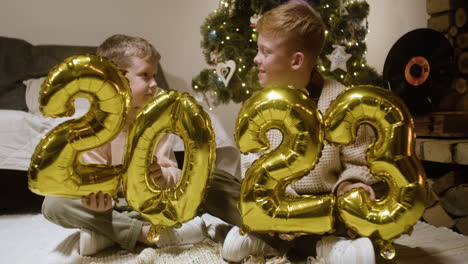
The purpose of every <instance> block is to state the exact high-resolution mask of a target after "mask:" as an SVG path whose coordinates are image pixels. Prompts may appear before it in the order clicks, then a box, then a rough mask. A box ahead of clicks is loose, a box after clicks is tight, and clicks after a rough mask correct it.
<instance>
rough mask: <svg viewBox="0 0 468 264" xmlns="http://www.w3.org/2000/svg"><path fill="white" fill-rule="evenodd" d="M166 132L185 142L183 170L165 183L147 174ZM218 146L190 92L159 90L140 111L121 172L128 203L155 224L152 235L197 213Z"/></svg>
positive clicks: (209, 122) (150, 232)
mask: <svg viewBox="0 0 468 264" xmlns="http://www.w3.org/2000/svg"><path fill="white" fill-rule="evenodd" d="M166 133H173V134H176V135H178V136H180V137H181V138H182V140H183V141H184V145H185V150H184V153H185V154H184V155H185V156H184V166H183V169H182V176H181V178H180V180H179V182H178V183H177V184H176V186H174V187H172V188H167V189H166V188H162V187H159V186H158V185H156V184H155V183H153V181H152V180H151V179H149V177H148V168H149V165H150V164H151V162H152V160H153V150H154V149H155V146H156V144H157V142H158V141H159V139H160V138H161V136H163V135H164V134H166ZM215 151H216V143H215V138H214V132H213V128H212V125H211V120H210V118H209V116H208V115H207V113H206V112H204V111H203V109H202V107H201V106H200V105H199V104H198V103H197V102H196V101H195V99H193V98H192V97H191V96H190V95H188V94H180V93H177V92H175V91H169V92H165V93H161V94H159V95H158V96H157V97H156V98H155V99H154V101H152V102H150V103H149V104H148V105H147V106H146V107H145V108H143V109H142V110H141V111H140V112H139V114H138V115H137V117H136V120H135V122H134V124H133V125H132V128H131V130H130V132H129V141H128V144H127V146H126V153H125V156H126V160H125V164H124V167H125V169H124V173H123V174H122V177H123V184H124V189H125V197H126V199H127V201H128V204H129V205H130V206H131V207H132V208H133V209H134V210H136V211H138V212H140V213H141V215H142V216H143V217H144V218H145V219H147V220H148V221H150V222H151V224H152V226H151V228H150V231H149V233H148V239H149V240H150V241H157V240H158V239H159V232H160V231H161V229H163V228H165V227H168V226H180V224H181V223H183V222H186V221H188V220H190V219H192V218H193V217H195V216H196V214H197V210H198V207H199V205H200V203H201V202H202V200H203V198H204V196H205V188H206V186H207V184H208V182H209V180H210V177H211V174H212V172H213V169H214V161H215V155H216V154H215V153H216V152H215Z"/></svg>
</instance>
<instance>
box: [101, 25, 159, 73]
mask: <svg viewBox="0 0 468 264" xmlns="http://www.w3.org/2000/svg"><path fill="white" fill-rule="evenodd" d="M96 54H97V55H99V56H102V57H106V58H108V59H110V60H111V61H112V62H114V63H115V64H116V65H117V66H118V67H119V68H122V69H126V68H128V67H130V66H131V63H132V62H131V58H132V57H138V58H141V59H145V60H148V61H154V62H155V63H156V64H157V63H159V60H160V59H161V54H159V52H158V51H157V50H156V49H155V48H154V46H153V45H151V43H149V42H148V41H147V40H145V39H143V38H140V37H132V36H128V35H123V34H116V35H112V36H110V37H109V38H107V39H106V40H104V42H102V44H101V45H99V47H98V48H97V51H96Z"/></svg>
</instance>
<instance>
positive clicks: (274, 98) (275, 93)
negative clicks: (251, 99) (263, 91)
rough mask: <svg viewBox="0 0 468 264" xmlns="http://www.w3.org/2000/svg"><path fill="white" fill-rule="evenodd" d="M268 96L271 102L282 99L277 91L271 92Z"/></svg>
mask: <svg viewBox="0 0 468 264" xmlns="http://www.w3.org/2000/svg"><path fill="white" fill-rule="evenodd" d="M267 96H268V98H269V99H270V100H276V99H280V98H281V94H279V93H277V92H276V91H271V92H269V93H268V95H267Z"/></svg>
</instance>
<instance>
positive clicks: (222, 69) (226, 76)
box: [216, 60, 236, 87]
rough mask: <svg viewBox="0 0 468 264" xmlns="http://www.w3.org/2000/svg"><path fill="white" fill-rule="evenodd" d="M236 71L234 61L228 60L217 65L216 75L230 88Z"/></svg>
mask: <svg viewBox="0 0 468 264" xmlns="http://www.w3.org/2000/svg"><path fill="white" fill-rule="evenodd" d="M235 70H236V62H235V61H233V60H228V61H226V63H224V62H220V63H218V64H216V74H218V76H219V78H221V80H222V81H223V83H224V86H226V87H227V86H228V84H229V81H230V80H231V78H232V75H234V71H235Z"/></svg>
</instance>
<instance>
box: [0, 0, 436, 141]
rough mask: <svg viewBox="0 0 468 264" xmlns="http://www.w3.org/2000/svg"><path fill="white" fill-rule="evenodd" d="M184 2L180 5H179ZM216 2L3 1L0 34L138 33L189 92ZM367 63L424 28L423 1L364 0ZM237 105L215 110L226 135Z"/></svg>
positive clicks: (81, 40) (64, 39)
mask: <svg viewBox="0 0 468 264" xmlns="http://www.w3.org/2000/svg"><path fill="white" fill-rule="evenodd" d="M181 2H183V4H182V3H181ZM218 2H219V0H186V1H173V0H136V1H128V0H98V1H95V0H80V1H66V0H65V1H64V0H40V1H34V0H14V1H13V0H10V1H9V0H3V1H2V3H1V8H0V35H1V36H7V37H15V38H22V39H25V40H27V41H29V42H31V43H33V44H70V45H99V43H100V42H101V41H102V40H103V39H104V38H106V37H107V36H110V35H112V34H114V33H124V34H130V35H139V36H142V37H144V38H146V39H148V40H149V41H150V42H152V43H153V44H154V45H155V46H156V47H157V48H158V49H159V51H160V52H161V53H162V54H163V58H162V65H163V67H164V71H165V74H166V77H167V78H168V81H169V85H170V86H171V87H172V88H174V89H178V90H181V91H189V92H191V88H190V83H191V78H192V77H193V76H195V75H196V74H197V73H198V72H199V71H200V70H201V69H202V68H205V67H206V64H205V62H204V58H203V55H202V51H201V48H200V41H201V35H200V30H199V29H200V25H201V23H202V22H203V21H204V19H205V17H206V16H207V15H208V14H209V13H210V12H212V11H214V10H215V9H216V8H217V7H218ZM368 3H369V4H370V8H371V11H370V15H369V17H368V20H369V28H370V33H369V34H368V42H367V44H368V56H367V59H368V62H369V64H370V65H371V66H373V67H375V68H376V69H377V70H378V71H379V72H381V71H382V69H383V63H384V61H385V58H386V55H387V53H388V51H389V50H390V48H391V46H392V45H393V43H394V42H395V41H396V40H397V39H398V38H399V37H401V36H402V35H403V34H404V33H406V32H408V31H410V30H412V29H415V28H419V27H425V26H426V20H427V15H426V11H425V10H426V9H425V3H426V0H411V1H408V0H368ZM239 107H240V106H239V105H235V104H229V105H222V106H220V107H218V108H216V109H214V110H213V111H214V112H215V113H216V114H217V115H218V116H219V117H220V119H221V120H222V121H223V123H224V126H225V127H226V130H227V131H228V133H229V134H232V133H233V131H234V122H235V118H236V116H237V112H238V109H239Z"/></svg>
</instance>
